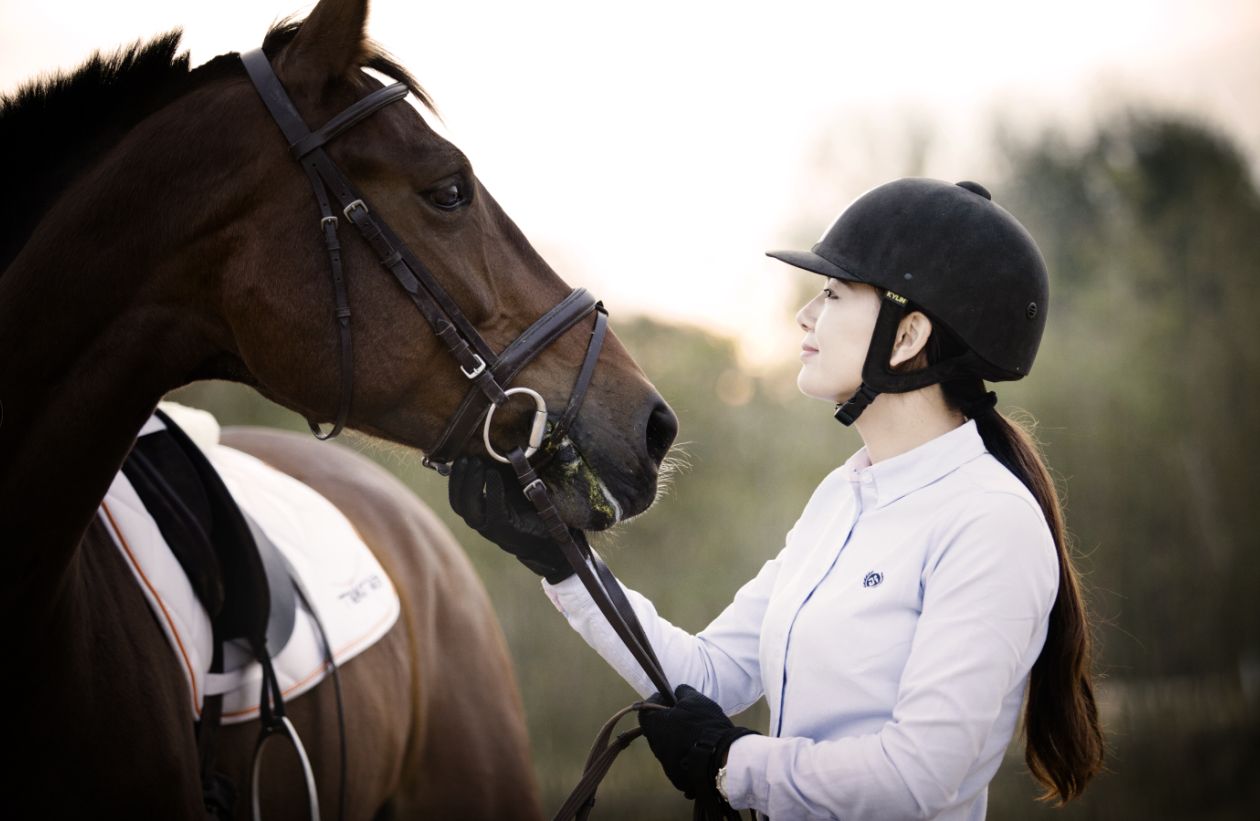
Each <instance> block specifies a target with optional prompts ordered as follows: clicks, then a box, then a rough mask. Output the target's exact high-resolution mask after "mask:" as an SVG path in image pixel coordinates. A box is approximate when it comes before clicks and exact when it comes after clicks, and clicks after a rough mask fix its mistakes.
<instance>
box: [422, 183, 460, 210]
mask: <svg viewBox="0 0 1260 821" xmlns="http://www.w3.org/2000/svg"><path fill="white" fill-rule="evenodd" d="M425 196H426V197H428V198H429V202H431V203H433V205H435V206H437V207H438V208H441V209H442V210H443V211H454V210H455V209H457V208H459V207H461V206H463V205H466V204H467V203H468V187H467V185H466V184H465V183H464V181H463V180H452V181H451V182H447V183H443V184H442V185H439V186H438V187H437V188H432V189H430V190H428V191H426V192H425Z"/></svg>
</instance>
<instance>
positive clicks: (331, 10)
mask: <svg viewBox="0 0 1260 821" xmlns="http://www.w3.org/2000/svg"><path fill="white" fill-rule="evenodd" d="M366 5H367V3H366V0H322V2H320V3H319V5H318V6H317V7H316V8H315V10H314V11H313V12H312V13H311V15H310V16H309V17H308V18H307V19H306V20H305V21H304V22H303V23H302V24H301V25H300V27H298V28H297V30H296V33H294V31H293V27H289V28H288V29H280V30H277V31H273V32H272V34H271V35H270V36H269V37H268V41H267V45H266V51H267V52H268V56H269V57H270V60H271V64H272V66H273V67H274V70H275V72H276V75H277V76H278V77H279V79H280V81H281V82H282V83H283V85H284V88H285V90H286V91H287V92H288V95H289V97H290V98H291V99H292V100H293V103H294V105H295V106H296V108H297V110H298V112H299V113H300V114H301V116H302V118H303V119H304V120H305V122H306V123H307V125H309V126H310V127H312V128H318V127H319V126H320V125H322V124H324V123H325V122H326V121H328V120H329V119H330V118H332V117H333V116H335V115H337V114H338V113H340V112H342V111H343V110H345V109H346V108H347V107H349V106H351V105H352V104H353V103H355V102H356V101H357V100H360V99H362V98H363V97H364V96H365V95H367V94H368V93H370V92H371V91H372V90H374V89H377V88H380V87H381V84H380V83H379V82H378V81H377V80H376V79H375V78H373V77H372V76H370V75H368V74H366V73H365V72H364V71H363V68H364V67H365V66H366V67H373V68H378V69H381V70H382V71H384V72H385V73H389V74H395V75H399V76H400V78H402V79H405V80H406V81H407V82H408V83H409V84H410V80H409V78H407V77H406V74H405V72H403V71H402V70H401V69H398V68H397V67H396V66H395V65H393V64H392V62H390V61H389V60H388V58H386V57H384V55H383V54H381V53H380V52H379V51H377V50H375V49H374V47H373V46H372V45H371V44H370V43H368V42H367V41H366V40H365V39H364V33H363V26H364V17H365V14H366ZM426 102H427V101H426ZM159 116H160V117H162V119H163V120H164V121H165V122H166V124H167V126H168V127H169V128H171V129H174V130H176V131H177V132H178V133H180V134H185V135H188V139H196V140H197V143H198V144H199V145H204V146H207V148H206V149H205V151H204V152H202V153H201V154H200V156H199V158H198V160H199V162H200V163H201V164H202V165H203V167H204V169H205V172H204V173H205V174H206V175H207V177H209V178H211V179H212V181H213V188H208V189H207V191H206V192H205V194H204V195H203V202H204V204H203V206H202V208H201V209H200V210H201V214H202V216H201V217H200V219H201V220H202V222H203V224H204V225H205V231H206V233H205V235H203V236H199V237H198V238H197V240H198V241H197V243H196V245H197V247H199V248H202V249H214V250H213V251H207V253H208V254H209V255H210V256H211V258H212V259H213V260H214V265H213V270H210V269H209V266H207V271H206V274H205V275H206V276H207V277H208V278H209V279H211V280H212V282H213V285H212V286H211V288H212V291H213V293H212V297H213V300H214V302H215V304H214V306H213V310H212V311H211V312H210V318H209V320H208V321H210V322H211V324H212V325H215V326H217V327H214V328H213V330H212V333H214V334H216V335H217V336H218V338H219V340H220V347H221V348H223V349H224V350H225V351H226V352H227V353H226V354H225V355H224V356H223V357H222V358H221V361H220V362H219V363H217V370H219V371H220V372H221V373H227V374H229V375H232V376H234V377H235V378H239V379H241V380H242V381H246V382H249V383H251V384H253V385H254V386H256V387H257V388H258V389H259V390H260V391H261V392H262V393H264V394H265V395H267V396H268V397H270V398H272V399H274V400H275V401H277V402H279V403H281V404H283V405H286V406H287V407H290V408H292V409H294V410H296V411H298V412H299V413H302V414H303V415H305V416H306V417H307V418H308V419H312V420H320V421H330V420H332V419H333V417H334V416H335V414H336V412H337V410H338V406H339V402H340V401H341V393H342V388H343V385H342V373H343V369H342V368H341V366H340V363H339V359H338V356H339V353H338V351H339V347H338V346H339V342H338V339H339V337H338V334H339V331H338V325H337V320H336V318H335V316H334V313H335V312H334V288H333V284H332V278H331V275H330V272H329V265H330V263H329V256H328V252H327V250H326V248H325V243H324V233H323V231H322V230H321V225H320V212H319V209H318V208H317V205H316V200H315V197H314V195H313V194H312V190H311V186H310V183H309V181H308V179H307V176H306V175H305V174H304V172H303V169H302V168H301V166H300V165H299V164H298V163H297V162H296V161H295V160H294V158H293V156H292V155H291V154H290V151H289V149H288V145H287V143H286V140H285V139H284V138H283V137H282V136H281V133H280V131H279V129H278V128H277V125H276V123H275V122H274V121H273V120H272V117H271V116H270V115H269V114H268V111H267V109H266V108H265V107H264V105H263V102H262V101H261V99H260V97H259V95H258V93H257V92H256V91H255V89H254V87H253V86H252V85H251V83H250V81H249V80H248V79H247V78H246V76H245V74H244V72H241V73H240V74H239V75H233V76H230V77H225V78H223V79H222V80H221V81H219V82H216V83H212V84H207V85H206V86H205V87H203V88H199V89H198V90H197V91H195V92H193V93H190V94H188V95H187V96H186V97H184V98H182V99H180V100H178V101H177V102H176V103H175V104H174V105H172V106H169V107H168V108H167V109H166V110H164V111H163V112H161V114H160V115H159ZM327 152H328V154H329V156H330V157H331V159H332V160H333V162H335V164H336V165H337V166H338V167H340V169H341V170H342V171H343V172H344V173H345V175H346V176H347V177H348V178H349V179H350V180H351V181H352V182H353V184H354V186H355V187H356V188H357V189H358V191H359V192H361V194H362V195H363V199H364V200H366V201H367V202H368V203H369V204H370V206H371V209H372V212H373V213H374V214H375V215H378V216H379V217H380V218H381V219H383V220H384V221H385V222H386V223H387V224H388V225H389V226H390V227H391V228H392V229H393V231H394V232H396V233H397V235H398V239H400V240H401V241H402V242H403V243H405V245H406V246H407V247H408V248H410V250H411V252H412V253H413V254H414V255H415V257H417V258H418V259H419V260H421V261H422V262H423V263H424V264H425V265H426V266H427V268H428V269H429V270H430V271H431V272H432V273H433V275H434V277H435V278H436V279H437V281H438V282H439V284H440V285H441V286H442V288H444V289H445V291H446V292H447V293H448V294H449V295H450V297H451V298H452V300H453V301H454V303H455V304H456V305H457V306H458V309H459V311H460V312H462V314H463V315H464V316H465V317H466V318H467V319H468V321H469V322H470V324H471V325H472V326H474V327H475V328H476V330H477V332H479V333H480V334H481V336H482V337H484V339H485V340H486V341H487V342H488V343H489V344H490V346H491V347H492V348H493V349H494V350H496V351H502V350H503V349H504V348H505V347H506V346H507V345H508V344H509V343H510V342H511V341H512V340H514V339H515V338H517V337H518V336H519V335H520V334H521V332H522V331H524V330H525V329H526V328H527V327H529V326H530V325H531V323H533V322H534V321H535V320H536V319H538V317H540V316H541V315H543V314H544V313H546V312H547V311H548V310H549V309H551V308H552V307H554V306H555V305H556V304H557V303H559V302H560V301H561V300H563V299H564V298H565V297H566V296H567V295H568V294H569V293H570V288H569V286H568V285H566V284H565V283H564V282H563V281H562V280H561V279H560V277H558V276H557V275H556V273H555V272H553V271H552V270H551V268H550V267H548V265H547V264H546V262H544V261H543V260H542V258H541V257H540V256H539V255H538V254H537V253H536V252H535V251H534V249H533V248H532V247H531V246H530V244H529V242H528V241H527V240H526V239H525V237H524V236H523V235H522V234H521V232H520V231H519V230H518V229H517V227H516V226H515V225H514V224H513V222H512V221H511V220H510V219H509V218H508V216H507V215H506V214H505V213H504V212H503V209H501V208H500V207H499V205H498V203H496V202H495V200H494V199H493V198H492V197H491V196H490V194H489V193H488V192H487V191H486V190H485V188H483V187H482V185H481V183H480V182H479V181H478V180H477V178H476V176H475V175H474V174H473V171H472V167H471V165H470V164H469V162H468V159H467V158H466V157H465V156H464V155H463V153H461V152H460V151H459V149H458V148H456V147H455V146H454V145H452V144H451V143H449V142H448V141H446V140H445V139H443V138H442V137H440V136H439V135H437V134H436V133H435V132H434V131H433V130H432V129H431V128H429V127H428V125H427V124H426V123H425V122H424V120H423V118H422V117H421V116H420V115H419V113H418V112H417V111H416V110H415V109H413V108H411V107H410V106H408V105H406V104H401V103H395V104H392V105H389V106H386V107H384V108H383V109H381V110H379V111H377V112H376V113H374V114H372V115H371V116H370V117H368V118H367V119H365V120H363V121H362V122H360V123H358V124H357V125H355V126H354V127H352V128H350V129H349V130H348V131H346V132H345V133H343V134H341V135H340V136H338V137H336V138H335V139H334V140H332V141H331V142H330V143H329V144H328V146H327ZM341 210H342V209H341V208H340V207H337V206H336V203H335V201H334V210H333V213H337V214H339V215H340V213H341ZM339 234H340V240H341V245H342V247H341V254H342V259H343V267H344V272H345V280H346V282H347V287H348V300H349V306H350V308H351V310H352V319H351V333H352V338H353V352H354V355H353V367H352V373H353V380H352V381H353V390H352V401H351V404H350V412H349V421H348V425H349V426H351V427H354V428H358V429H359V430H362V431H365V432H368V433H371V434H375V435H377V436H380V437H383V438H385V439H389V440H393V441H396V442H400V443H403V444H406V445H411V446H415V447H419V448H421V449H425V450H427V449H429V448H431V447H433V445H434V444H435V442H436V440H437V439H438V437H439V434H440V432H441V431H442V429H443V428H444V427H445V425H446V423H447V421H448V419H449V418H450V417H451V416H452V414H453V413H454V412H455V410H456V407H457V406H458V405H459V403H460V401H461V399H462V398H463V397H464V395H465V394H466V393H467V392H468V390H469V388H470V382H469V381H468V379H466V378H465V376H464V375H462V374H461V371H460V368H459V366H458V364H457V362H456V360H455V359H454V358H453V357H452V355H451V354H450V352H449V351H448V349H447V347H446V346H444V345H443V344H442V343H441V342H439V340H438V339H437V337H436V336H435V334H434V331H433V329H432V328H431V326H430V325H429V323H428V322H426V321H425V318H424V317H423V316H422V315H421V313H420V312H419V311H418V310H417V308H416V306H415V305H414V304H413V302H412V300H411V299H410V298H409V296H408V294H407V293H406V292H405V291H404V289H403V288H402V287H400V285H399V283H398V282H397V281H395V279H394V277H393V276H391V275H390V274H389V272H388V271H387V270H386V269H385V268H384V267H382V264H381V262H380V261H379V260H378V258H377V255H376V254H375V253H374V252H373V250H372V249H371V248H370V247H369V246H368V244H367V243H366V242H365V241H364V240H363V239H362V238H361V237H360V236H359V235H358V233H357V232H356V231H355V230H354V229H353V227H352V226H350V225H349V224H348V223H347V221H346V219H345V218H344V217H342V218H341V225H340V232H339ZM590 338H591V322H590V321H582V322H580V323H578V324H577V325H575V326H574V327H572V328H571V329H570V330H568V331H566V332H565V333H564V334H563V335H562V336H560V337H559V338H558V339H557V340H556V341H555V342H554V343H552V344H550V345H549V346H548V347H547V348H546V349H545V350H543V351H542V353H541V354H540V355H539V356H538V357H537V358H536V359H535V360H533V362H531V363H530V364H529V365H527V366H526V367H525V368H524V370H523V371H522V372H521V373H520V374H519V375H518V376H516V377H515V378H514V379H512V381H511V385H513V386H517V385H521V386H528V387H530V388H533V389H534V390H536V391H538V392H539V393H540V394H542V395H543V396H544V397H545V398H546V400H547V405H548V407H549V408H551V409H553V410H559V409H562V408H564V407H565V405H566V403H567V401H568V398H569V394H570V391H571V390H572V388H573V384H574V379H575V377H576V375H577V373H578V370H579V368H580V366H581V364H582V362H583V357H584V354H585V353H586V350H587V344H588V342H589V341H590ZM532 411H533V406H532V405H531V403H529V402H527V401H520V400H518V399H517V398H515V397H514V398H513V400H512V401H510V402H509V403H508V404H507V405H505V406H504V407H503V408H502V409H500V410H498V412H497V413H496V414H495V416H494V425H495V427H494V428H493V429H492V434H491V435H492V438H494V439H495V440H496V444H497V443H498V442H502V443H503V444H502V445H501V446H502V447H503V448H504V449H506V448H508V447H510V445H511V443H512V442H513V441H515V442H520V441H522V440H521V428H522V426H523V427H524V428H525V429H526V430H527V429H528V419H529V417H530V416H531V414H532ZM675 432H676V420H675V418H674V415H673V413H672V412H671V411H670V409H669V407H668V405H666V404H665V403H664V401H663V400H662V399H661V397H660V396H659V395H658V394H657V392H656V391H655V389H654V388H653V387H652V385H651V384H650V383H649V382H648V380H647V379H646V378H645V377H644V375H643V373H642V371H641V370H640V369H639V368H638V367H637V365H636V364H635V363H634V361H633V360H632V359H631V357H630V356H629V355H628V354H627V353H626V351H625V349H624V348H623V347H622V346H621V345H620V343H618V341H617V340H616V339H615V338H614V337H613V336H612V335H611V334H609V336H608V339H607V340H606V342H605V344H604V346H603V349H602V352H601V354H600V357H599V360H598V363H597V365H596V367H595V371H594V375H593V380H592V382H591V384H590V388H589V391H588V392H587V395H586V397H585V400H584V402H583V404H582V406H581V410H580V413H579V414H578V416H577V418H576V421H575V422H574V424H573V425H572V427H571V428H570V435H569V441H568V442H567V443H566V444H565V446H563V447H560V448H559V449H558V450H557V451H556V453H555V456H554V458H552V459H551V460H550V462H549V463H548V466H547V468H546V472H545V473H544V477H545V478H547V479H548V484H549V485H551V486H552V489H553V496H554V498H555V501H556V504H557V507H558V508H559V509H560V510H561V513H562V515H563V516H564V518H565V519H566V521H567V522H568V524H570V525H571V526H578V527H585V528H602V527H607V526H608V525H610V524H612V523H613V522H615V521H617V520H618V519H621V518H624V517H626V516H630V515H634V514H636V513H639V512H641V511H642V510H644V509H646V508H647V507H648V505H650V504H651V502H652V500H653V499H654V497H655V492H656V483H657V473H658V469H659V466H660V463H661V461H662V459H663V458H664V456H665V453H666V451H667V450H668V449H669V446H670V444H671V443H672V441H673V438H674V435H675ZM480 442H481V436H480V435H479V434H478V435H477V436H474V437H472V438H471V440H470V442H469V444H468V446H467V447H466V448H465V451H466V452H476V451H480V450H481V448H482V445H481V444H480Z"/></svg>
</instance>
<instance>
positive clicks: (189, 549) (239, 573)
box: [122, 411, 297, 672]
mask: <svg viewBox="0 0 1260 821" xmlns="http://www.w3.org/2000/svg"><path fill="white" fill-rule="evenodd" d="M157 416H158V418H159V419H161V420H162V422H163V424H164V425H165V426H166V429H165V430H159V431H155V432H153V433H149V434H146V435H144V436H141V437H140V438H139V439H137V440H136V444H135V446H134V447H133V448H132V451H131V453H130V454H129V455H128V456H127V461H126V462H124V463H123V468H122V470H123V473H124V474H125V475H126V477H127V479H128V480H129V481H130V482H131V485H132V487H134V488H135V490H136V493H137V494H138V495H139V496H140V500H141V501H142V502H144V506H145V508H146V509H147V510H148V511H149V514H150V515H151V516H153V518H154V520H155V521H156V522H157V525H158V529H159V530H160V531H161V532H162V537H163V538H164V539H165V540H166V543H167V544H168V545H169V546H170V549H171V552H172V553H174V554H175V558H176V559H177V560H178V561H179V564H180V566H181V567H183V569H184V573H185V575H187V576H188V581H189V582H190V583H191V584H192V588H193V591H194V592H195V593H196V595H197V598H198V600H200V602H201V604H202V606H203V607H205V609H206V613H208V614H209V616H210V622H211V625H212V626H213V628H214V641H215V645H216V648H217V647H218V646H219V645H220V644H221V643H223V642H228V641H234V640H243V641H245V642H246V643H248V644H249V645H250V646H251V650H252V649H258V650H262V651H264V652H266V653H267V654H268V655H269V656H272V657H274V656H276V655H278V654H279V653H280V651H281V650H283V649H284V646H285V645H286V644H287V643H288V641H289V637H290V636H291V635H292V634H293V625H294V622H295V620H296V616H297V595H296V591H295V589H294V586H293V581H292V579H291V578H290V576H289V572H288V567H287V563H286V562H285V560H284V558H283V557H282V556H281V555H280V553H279V551H278V550H277V549H276V546H275V545H274V544H272V543H271V541H270V540H269V539H268V538H267V536H266V534H265V533H263V532H262V529H261V528H260V527H258V525H257V524H256V523H255V522H254V521H253V520H252V519H250V518H249V516H247V515H246V514H245V513H244V511H242V510H241V509H240V507H238V506H237V504H236V502H235V500H233V499H232V496H231V494H230V493H229V492H228V489H227V487H226V486H224V484H223V480H222V479H221V478H220V477H219V474H218V473H216V472H215V470H214V467H213V466H212V465H211V464H210V461H209V460H208V459H206V457H205V454H203V453H202V452H201V449H200V448H198V447H197V446H196V445H195V444H194V443H193V441H192V440H191V439H189V438H188V434H186V433H184V431H183V430H181V429H180V427H179V426H178V425H176V424H175V423H174V422H173V421H171V418H170V417H169V416H167V415H166V414H164V413H162V412H161V411H158V412H157ZM260 640H261V643H262V646H261V647H259V648H254V647H253V645H254V644H255V643H258V642H259V641H260ZM216 672H221V671H216Z"/></svg>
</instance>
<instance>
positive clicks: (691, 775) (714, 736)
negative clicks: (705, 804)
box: [639, 684, 757, 799]
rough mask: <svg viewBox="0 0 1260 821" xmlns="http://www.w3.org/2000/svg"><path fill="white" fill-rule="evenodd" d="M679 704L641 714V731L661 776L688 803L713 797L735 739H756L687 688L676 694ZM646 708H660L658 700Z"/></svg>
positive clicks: (709, 700) (684, 685)
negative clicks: (679, 791)
mask: <svg viewBox="0 0 1260 821" xmlns="http://www.w3.org/2000/svg"><path fill="white" fill-rule="evenodd" d="M674 698H675V699H677V703H676V704H674V706H673V707H670V708H669V709H667V710H640V711H639V726H640V727H642V728H643V735H644V736H645V737H646V738H647V740H648V746H650V747H651V748H652V752H653V754H655V755H656V757H657V759H659V760H660V762H661V767H662V768H664V770H665V775H666V776H668V777H669V780H670V782H672V783H673V785H674V786H675V787H677V788H678V789H680V790H682V791H683V794H684V795H686V796H687V797H688V798H692V799H695V798H705V797H713V796H716V795H717V784H716V778H717V771H718V768H719V767H721V766H722V765H723V764H725V763H726V753H727V750H729V749H730V746H731V744H732V743H734V741H735V739H737V738H740V737H742V736H746V735H749V734H753V733H756V732H757V731H756V730H750V729H748V728H747V727H736V726H735V725H734V724H732V723H731V720H730V719H729V718H727V717H726V714H725V713H723V712H722V708H721V707H719V706H718V705H717V703H716V702H715V701H713V700H712V699H710V698H708V697H707V696H704V695H702V694H700V693H699V692H697V691H696V690H695V688H693V687H689V686H687V685H686V684H680V685H678V688H677V689H676V690H674ZM648 703H649V704H664V703H665V702H664V699H662V698H661V694H660V693H657V694H656V695H654V696H652V697H651V698H649V699H648Z"/></svg>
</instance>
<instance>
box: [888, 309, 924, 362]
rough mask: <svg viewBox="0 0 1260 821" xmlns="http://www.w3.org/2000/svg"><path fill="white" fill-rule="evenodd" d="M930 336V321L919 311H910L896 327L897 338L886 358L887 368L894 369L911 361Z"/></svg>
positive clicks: (922, 348) (921, 349)
mask: <svg viewBox="0 0 1260 821" xmlns="http://www.w3.org/2000/svg"><path fill="white" fill-rule="evenodd" d="M931 336H932V320H930V319H928V318H927V317H926V316H925V315H924V314H923V313H922V312H920V311H911V312H910V313H908V314H906V315H905V316H903V317H902V318H901V323H900V324H899V325H898V326H897V337H896V340H895V341H894V342H893V349H892V356H890V357H888V366H889V367H890V368H896V367H897V366H898V365H901V364H903V363H905V362H909V361H911V360H913V359H914V358H915V357H916V356H918V355H919V354H920V353H921V352H922V351H923V350H924V348H925V347H926V346H927V341H928V338H929V337H931Z"/></svg>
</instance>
